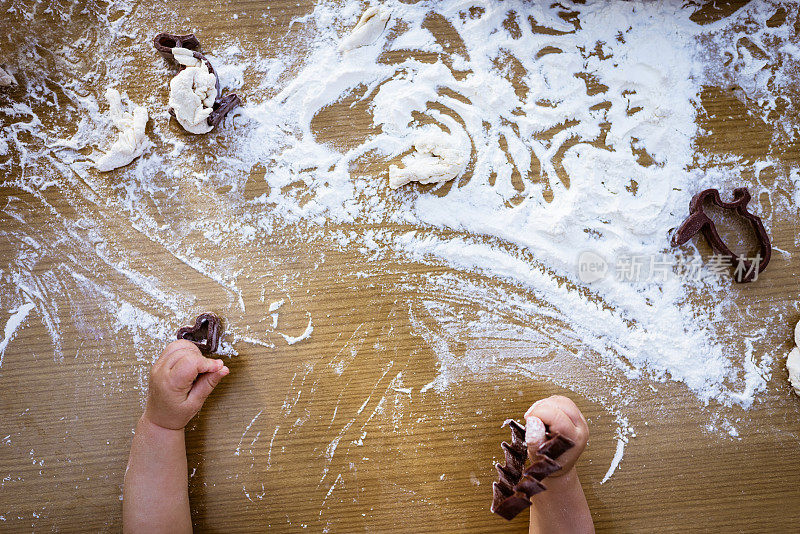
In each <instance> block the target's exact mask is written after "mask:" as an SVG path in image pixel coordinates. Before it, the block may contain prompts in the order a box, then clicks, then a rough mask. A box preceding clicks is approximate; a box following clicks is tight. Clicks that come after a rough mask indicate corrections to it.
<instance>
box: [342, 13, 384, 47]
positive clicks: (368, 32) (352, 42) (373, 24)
mask: <svg viewBox="0 0 800 534" xmlns="http://www.w3.org/2000/svg"><path fill="white" fill-rule="evenodd" d="M388 22H389V10H388V9H386V8H384V7H383V6H373V7H371V8H369V9H367V10H366V11H364V14H363V15H361V18H360V19H358V23H357V24H356V25H355V27H354V28H353V31H351V32H350V34H349V35H347V37H345V38H344V39H342V41H341V43H339V52H347V51H348V50H352V49H354V48H359V47H361V46H366V45H370V44H372V43H374V42H375V41H377V40H378V37H380V36H381V33H383V30H385V29H386V24H387V23H388Z"/></svg>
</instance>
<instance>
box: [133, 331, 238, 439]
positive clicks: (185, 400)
mask: <svg viewBox="0 0 800 534" xmlns="http://www.w3.org/2000/svg"><path fill="white" fill-rule="evenodd" d="M229 372H230V370H229V369H228V368H227V367H226V366H225V365H224V364H223V363H222V360H214V359H210V358H205V357H203V356H202V355H201V354H200V350H199V349H198V348H197V347H196V346H195V345H194V344H193V343H191V342H189V341H184V340H180V341H173V342H172V343H170V344H169V345H167V348H166V349H164V352H162V353H161V357H160V358H159V359H158V361H157V362H156V363H155V364H153V367H152V368H151V369H150V385H149V388H148V392H147V407H146V408H145V410H144V417H145V418H146V419H148V420H149V421H150V422H151V423H154V424H156V425H158V426H160V427H163V428H169V429H173V430H182V429H183V428H184V427H185V426H186V424H187V423H188V422H189V420H190V419H191V418H192V417H194V416H195V414H197V412H199V411H200V408H201V407H202V406H203V403H204V402H205V400H206V397H208V396H209V394H211V391H213V389H214V388H215V387H216V386H217V384H219V381H220V380H222V377H224V376H225V375H227V374H228V373H229Z"/></svg>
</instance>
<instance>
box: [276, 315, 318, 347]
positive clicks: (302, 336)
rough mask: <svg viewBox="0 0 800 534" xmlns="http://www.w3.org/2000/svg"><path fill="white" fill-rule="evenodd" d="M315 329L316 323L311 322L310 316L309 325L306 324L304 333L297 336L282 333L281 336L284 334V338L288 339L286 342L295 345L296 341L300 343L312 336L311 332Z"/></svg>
mask: <svg viewBox="0 0 800 534" xmlns="http://www.w3.org/2000/svg"><path fill="white" fill-rule="evenodd" d="M313 331H314V325H313V324H311V317H309V318H308V326H306V329H305V330H304V331H303V333H302V334H300V335H299V336H297V337H293V336H287V335H286V334H281V336H283V339H285V340H286V343H288V344H289V345H294V344H295V343H300V342H301V341H303V340H306V339H308V338H310V337H311V333H312V332H313Z"/></svg>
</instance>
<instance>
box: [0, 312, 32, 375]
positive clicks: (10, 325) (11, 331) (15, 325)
mask: <svg viewBox="0 0 800 534" xmlns="http://www.w3.org/2000/svg"><path fill="white" fill-rule="evenodd" d="M35 307H36V305H35V304H34V303H33V302H26V303H25V304H23V305H22V306H20V307H19V308H17V309H16V310H15V311H13V312H12V313H11V317H9V318H8V321H7V322H6V327H5V329H4V331H3V339H2V340H1V341H0V367H2V366H3V356H5V353H6V349H7V348H8V344H9V343H11V340H12V339H14V336H15V335H17V330H18V329H19V327H20V326H21V325H22V323H23V322H25V319H26V318H27V317H28V314H29V313H30V312H31V310H32V309H34V308H35Z"/></svg>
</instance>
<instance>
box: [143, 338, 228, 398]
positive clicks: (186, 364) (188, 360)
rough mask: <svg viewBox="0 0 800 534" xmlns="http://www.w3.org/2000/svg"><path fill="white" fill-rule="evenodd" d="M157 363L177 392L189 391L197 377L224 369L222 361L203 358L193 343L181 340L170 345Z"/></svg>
mask: <svg viewBox="0 0 800 534" xmlns="http://www.w3.org/2000/svg"><path fill="white" fill-rule="evenodd" d="M161 360H163V363H161ZM159 363H161V366H162V369H163V370H164V371H166V373H167V375H168V377H169V384H170V386H171V387H173V388H174V389H177V390H179V391H189V389H190V388H191V387H192V384H194V382H195V380H196V379H197V377H198V375H202V374H204V373H216V372H217V371H219V370H220V369H221V368H222V367H224V364H223V363H222V360H216V359H212V358H206V357H204V356H203V355H202V354H200V350H199V349H198V348H197V347H196V346H195V345H194V344H193V343H190V342H188V341H183V340H181V341H173V342H172V343H170V344H169V345H168V346H167V348H166V349H165V350H164V353H163V354H162V356H161V359H160V360H159ZM157 365H158V364H157Z"/></svg>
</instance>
